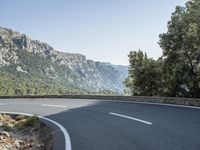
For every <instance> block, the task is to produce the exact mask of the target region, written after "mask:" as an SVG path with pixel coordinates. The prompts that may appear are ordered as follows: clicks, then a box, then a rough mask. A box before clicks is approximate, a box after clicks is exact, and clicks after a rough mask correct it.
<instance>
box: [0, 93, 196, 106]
mask: <svg viewBox="0 0 200 150" xmlns="http://www.w3.org/2000/svg"><path fill="white" fill-rule="evenodd" d="M11 98H72V99H98V100H116V101H135V102H151V103H165V104H177V105H186V106H196V107H200V99H195V98H181V97H151V96H105V95H37V96H35V95H24V96H0V99H11Z"/></svg>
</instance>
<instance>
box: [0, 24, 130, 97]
mask: <svg viewBox="0 0 200 150" xmlns="http://www.w3.org/2000/svg"><path fill="white" fill-rule="evenodd" d="M127 76H128V67H127V66H117V65H112V64H110V63H105V62H95V61H92V60H88V59H86V57H85V56H84V55H82V54H73V53H65V52H60V51H57V50H55V49H54V48H53V47H52V46H50V45H48V44H46V43H43V42H40V41H38V40H33V39H31V38H30V37H28V36H27V35H25V34H20V33H19V32H16V31H13V30H11V29H6V28H1V27H0V95H12V94H14V95H21V94H84V93H86V94H94V93H98V94H99V93H118V94H121V93H123V89H124V85H123V81H124V80H125V79H126V78H127Z"/></svg>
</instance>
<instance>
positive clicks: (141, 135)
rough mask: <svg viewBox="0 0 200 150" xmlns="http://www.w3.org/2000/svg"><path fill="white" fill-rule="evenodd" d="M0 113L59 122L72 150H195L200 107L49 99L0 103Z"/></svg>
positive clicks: (197, 149)
mask: <svg viewBox="0 0 200 150" xmlns="http://www.w3.org/2000/svg"><path fill="white" fill-rule="evenodd" d="M0 111H11V112H23V113H31V114H39V115H41V116H45V117H47V118H49V119H52V120H54V121H56V122H58V123H60V124H61V125H62V126H64V128H66V129H67V131H68V132H69V135H70V138H71V143H72V150H200V109H194V108H193V109H192V108H184V107H176V106H166V105H154V104H142V103H134V102H132V103H128V102H113V101H102V100H101V101H99V100H75V99H53V98H52V99H1V100H0ZM55 132H56V131H55ZM58 132H59V131H58ZM60 136H61V137H60V139H57V140H59V141H60V143H61V144H60V146H63V143H62V142H61V141H63V137H62V135H60Z"/></svg>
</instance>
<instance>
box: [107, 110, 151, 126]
mask: <svg viewBox="0 0 200 150" xmlns="http://www.w3.org/2000/svg"><path fill="white" fill-rule="evenodd" d="M109 114H110V115H114V116H118V117H123V118H126V119H130V120H134V121H138V122H142V123H145V124H148V125H152V124H153V123H152V122H149V121H145V120H141V119H138V118H134V117H130V116H126V115H121V114H118V113H113V112H110V113H109Z"/></svg>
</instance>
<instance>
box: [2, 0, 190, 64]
mask: <svg viewBox="0 0 200 150" xmlns="http://www.w3.org/2000/svg"><path fill="white" fill-rule="evenodd" d="M185 2H186V0H1V3H0V5H1V9H0V26H1V27H7V28H12V29H14V30H16V31H19V32H21V33H25V34H27V35H29V36H30V37H32V38H33V39H38V40H40V41H42V42H46V43H48V44H50V45H52V46H53V47H54V48H55V49H57V50H59V51H66V52H72V53H82V54H84V55H86V56H87V58H88V59H93V60H96V61H106V62H111V63H114V64H125V65H127V64H128V58H127V55H128V53H129V51H130V50H138V49H139V48H140V49H142V50H144V51H146V52H147V54H148V55H149V56H150V57H154V58H158V57H159V56H161V54H162V50H161V49H160V48H159V46H158V44H157V42H158V40H159V38H158V36H159V34H160V33H163V32H165V31H166V30H167V28H166V26H167V21H169V20H170V16H171V13H172V12H173V11H174V10H175V6H176V5H182V6H183V5H184V4H185Z"/></svg>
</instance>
